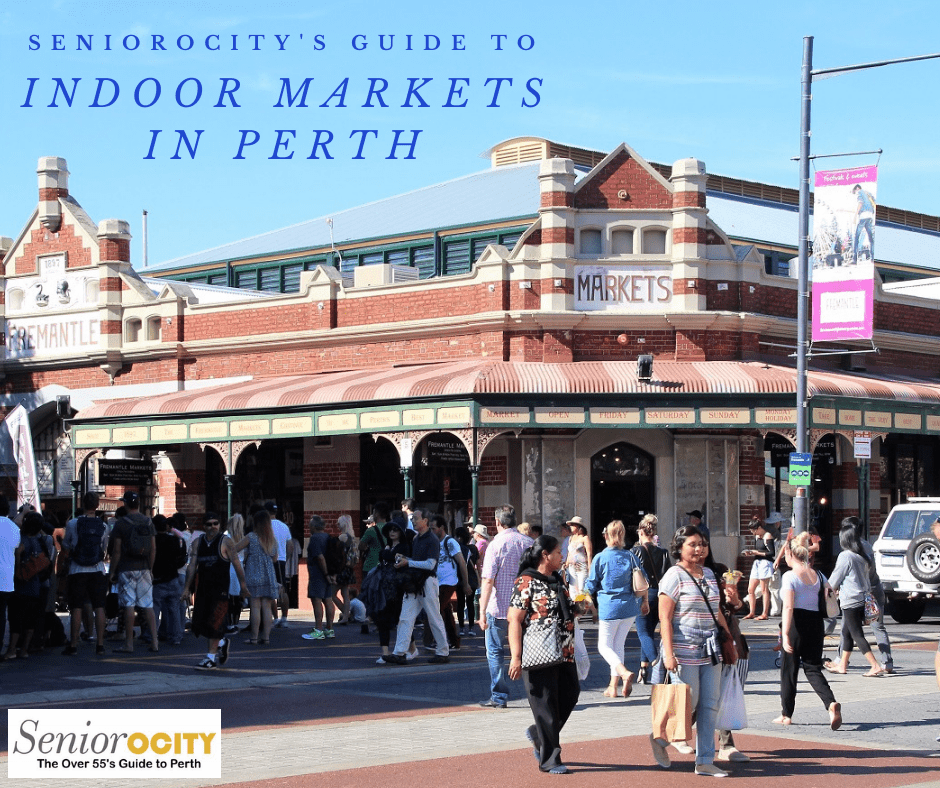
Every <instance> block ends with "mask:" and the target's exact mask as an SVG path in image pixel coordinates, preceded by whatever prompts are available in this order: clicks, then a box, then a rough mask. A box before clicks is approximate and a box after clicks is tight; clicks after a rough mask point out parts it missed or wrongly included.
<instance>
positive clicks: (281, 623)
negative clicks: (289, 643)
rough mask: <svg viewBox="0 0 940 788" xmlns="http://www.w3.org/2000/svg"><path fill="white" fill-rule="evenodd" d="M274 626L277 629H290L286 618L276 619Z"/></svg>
mask: <svg viewBox="0 0 940 788" xmlns="http://www.w3.org/2000/svg"><path fill="white" fill-rule="evenodd" d="M272 626H274V627H275V628H276V629H289V627H288V626H287V619H286V618H279V619H277V620H275V622H274V624H273V625H272Z"/></svg>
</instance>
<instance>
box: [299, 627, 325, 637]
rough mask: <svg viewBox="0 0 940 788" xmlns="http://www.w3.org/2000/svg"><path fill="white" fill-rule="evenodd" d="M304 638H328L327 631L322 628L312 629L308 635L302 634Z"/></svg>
mask: <svg viewBox="0 0 940 788" xmlns="http://www.w3.org/2000/svg"><path fill="white" fill-rule="evenodd" d="M301 637H302V638H303V639H304V640H326V633H325V632H324V631H323V630H322V629H311V630H310V631H309V632H308V633H307V634H306V635H301Z"/></svg>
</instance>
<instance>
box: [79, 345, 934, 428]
mask: <svg viewBox="0 0 940 788" xmlns="http://www.w3.org/2000/svg"><path fill="white" fill-rule="evenodd" d="M808 378H809V380H808V393H809V396H811V397H812V396H834V397H838V396H844V397H855V398H864V399H874V400H888V401H891V400H894V401H908V402H923V403H931V404H935V403H940V383H936V382H933V381H923V380H917V379H906V378H894V379H878V378H873V377H868V376H865V375H852V374H848V373H838V372H822V371H811V372H809V374H808ZM656 393H659V394H662V395H663V396H674V395H677V394H679V395H681V394H727V395H735V394H750V395H760V394H794V395H795V393H796V371H795V370H793V369H790V368H788V367H779V366H772V365H768V364H762V363H758V362H734V361H703V362H679V361H663V360H659V359H657V360H656V362H655V364H654V380H653V381H651V382H650V383H645V382H642V381H638V380H637V378H636V364H635V362H632V361H597V362H580V363H569V364H544V363H536V362H512V361H509V362H507V361H479V360H474V361H451V362H441V363H436V364H425V365H420V366H400V367H391V368H383V369H370V370H353V371H350V370H347V371H343V372H326V373H321V374H316V375H292V376H286V377H271V378H257V379H255V380H252V381H250V382H247V383H236V384H232V385H229V386H223V387H220V388H217V389H211V388H210V389H207V388H201V389H198V390H195V391H184V392H176V393H173V394H165V395H162V396H157V397H148V398H143V399H126V400H118V401H111V402H107V403H101V404H96V405H93V406H91V407H89V408H85V409H83V410H82V411H81V412H80V413H79V414H78V416H77V417H76V418H77V419H78V420H79V421H88V420H94V419H111V418H121V417H143V416H155V415H161V414H163V415H165V414H181V415H190V416H196V415H199V414H217V413H238V412H240V411H272V410H279V409H284V408H291V407H303V406H311V407H314V406H323V405H332V406H342V405H349V406H353V405H359V406H361V405H368V404H372V403H374V404H376V405H381V404H387V403H395V402H404V401H414V400H419V399H425V398H442V397H450V398H455V399H459V398H461V397H472V396H475V395H484V394H505V395H517V396H526V395H538V394H542V395H565V394H584V395H603V394H610V395H629V394H635V395H650V394H656Z"/></svg>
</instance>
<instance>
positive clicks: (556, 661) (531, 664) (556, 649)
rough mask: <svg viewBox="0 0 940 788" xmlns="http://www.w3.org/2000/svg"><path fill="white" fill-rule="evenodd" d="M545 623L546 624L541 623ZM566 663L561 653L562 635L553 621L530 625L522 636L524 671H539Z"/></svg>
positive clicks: (548, 620)
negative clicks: (539, 669)
mask: <svg viewBox="0 0 940 788" xmlns="http://www.w3.org/2000/svg"><path fill="white" fill-rule="evenodd" d="M541 621H545V622H546V623H545V624H542V623H540V622H541ZM564 661H565V658H564V656H563V655H562V653H561V634H560V633H559V631H558V626H557V625H556V624H555V622H554V621H553V620H551V619H539V620H538V621H536V622H535V623H530V624H529V625H528V626H527V627H526V630H525V633H524V634H523V635H522V669H523V670H537V669H538V668H550V667H552V666H553V665H560V664H561V663H562V662H564Z"/></svg>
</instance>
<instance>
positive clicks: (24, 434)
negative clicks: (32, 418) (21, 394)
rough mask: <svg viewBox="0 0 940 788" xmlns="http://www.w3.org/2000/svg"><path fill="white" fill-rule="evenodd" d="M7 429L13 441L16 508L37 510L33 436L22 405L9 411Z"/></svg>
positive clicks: (37, 482)
mask: <svg viewBox="0 0 940 788" xmlns="http://www.w3.org/2000/svg"><path fill="white" fill-rule="evenodd" d="M4 421H6V425H7V429H8V430H9V431H10V438H11V440H12V441H13V457H14V458H15V459H16V468H17V480H16V508H17V509H19V507H20V506H22V505H23V504H24V503H29V504H32V505H33V507H34V508H35V509H36V511H37V512H38V511H39V510H40V509H39V475H38V474H37V472H36V456H35V455H34V454H33V434H32V431H31V430H30V428H29V413H27V411H26V408H24V407H23V406H22V405H17V406H16V407H15V408H13V410H11V411H10V412H9V413H8V414H7V417H6V419H4Z"/></svg>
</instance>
